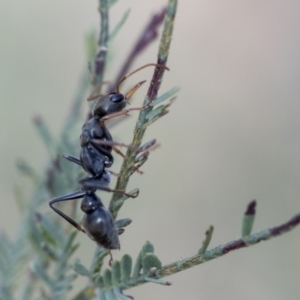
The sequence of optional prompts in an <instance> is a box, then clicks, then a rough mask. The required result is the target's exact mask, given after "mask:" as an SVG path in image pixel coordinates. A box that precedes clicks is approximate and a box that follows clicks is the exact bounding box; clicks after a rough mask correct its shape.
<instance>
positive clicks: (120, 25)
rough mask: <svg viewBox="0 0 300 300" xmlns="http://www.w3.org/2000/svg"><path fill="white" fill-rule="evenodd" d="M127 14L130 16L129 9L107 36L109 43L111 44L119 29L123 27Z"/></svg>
mask: <svg viewBox="0 0 300 300" xmlns="http://www.w3.org/2000/svg"><path fill="white" fill-rule="evenodd" d="M129 14H130V9H127V10H126V11H125V13H124V14H123V16H122V19H121V20H120V21H119V23H118V24H117V25H116V27H115V28H114V29H113V30H112V31H111V33H110V35H109V42H111V41H112V40H113V39H114V38H115V37H116V35H117V34H118V32H119V31H120V29H121V28H122V27H123V25H124V23H125V22H126V20H127V18H128V16H129Z"/></svg>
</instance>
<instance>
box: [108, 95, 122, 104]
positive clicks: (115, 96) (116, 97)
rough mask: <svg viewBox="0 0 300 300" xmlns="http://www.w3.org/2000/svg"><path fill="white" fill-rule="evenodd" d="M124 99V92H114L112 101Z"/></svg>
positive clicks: (116, 101) (117, 101)
mask: <svg viewBox="0 0 300 300" xmlns="http://www.w3.org/2000/svg"><path fill="white" fill-rule="evenodd" d="M123 100H124V96H123V95H122V94H113V95H111V97H110V101H112V102H114V103H119V102H121V101H123Z"/></svg>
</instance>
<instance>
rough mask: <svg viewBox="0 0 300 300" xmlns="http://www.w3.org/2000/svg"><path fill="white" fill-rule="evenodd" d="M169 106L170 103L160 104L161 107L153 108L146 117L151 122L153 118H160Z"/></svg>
mask: <svg viewBox="0 0 300 300" xmlns="http://www.w3.org/2000/svg"><path fill="white" fill-rule="evenodd" d="M168 107H169V105H168V104H166V105H160V106H159V107H157V108H155V109H153V110H151V111H150V112H148V113H147V115H146V119H147V120H149V122H151V121H152V120H153V119H157V118H160V117H161V116H163V113H164V111H165V110H166V109H167V108H168Z"/></svg>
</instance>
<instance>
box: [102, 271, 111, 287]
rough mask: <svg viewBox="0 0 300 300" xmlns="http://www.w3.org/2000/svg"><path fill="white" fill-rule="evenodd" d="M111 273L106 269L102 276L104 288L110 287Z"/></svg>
mask: <svg viewBox="0 0 300 300" xmlns="http://www.w3.org/2000/svg"><path fill="white" fill-rule="evenodd" d="M111 277H112V276H111V271H110V270H109V269H106V270H105V271H104V274H103V283H104V286H105V288H109V287H110V286H111V282H112V278H111Z"/></svg>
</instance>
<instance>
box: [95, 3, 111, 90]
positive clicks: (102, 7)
mask: <svg viewBox="0 0 300 300" xmlns="http://www.w3.org/2000/svg"><path fill="white" fill-rule="evenodd" d="M108 11H109V7H108V0H99V12H100V15H101V24H100V28H101V31H100V36H99V42H98V45H99V50H98V54H97V56H96V59H95V78H94V85H99V86H101V83H102V81H103V75H104V71H105V64H106V56H107V51H108V40H109V32H108V27H109V26H108V24H109V14H108ZM99 93H100V91H99Z"/></svg>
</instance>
